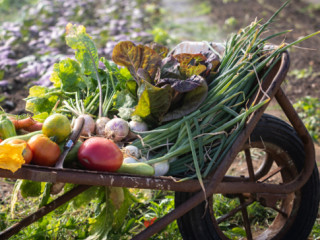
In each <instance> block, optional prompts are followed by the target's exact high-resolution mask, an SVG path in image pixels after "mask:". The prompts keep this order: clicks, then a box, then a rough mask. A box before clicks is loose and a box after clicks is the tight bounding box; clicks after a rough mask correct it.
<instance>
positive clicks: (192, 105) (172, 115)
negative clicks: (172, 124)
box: [162, 76, 208, 122]
mask: <svg viewBox="0 0 320 240" xmlns="http://www.w3.org/2000/svg"><path fill="white" fill-rule="evenodd" d="M194 78H196V80H195V81H196V82H198V81H199V84H200V85H199V86H198V87H196V88H195V89H193V90H192V91H189V92H186V93H183V95H182V96H180V98H181V99H179V104H176V106H174V108H171V109H170V111H169V112H168V113H167V114H166V115H165V116H164V117H163V119H162V121H163V122H167V121H171V120H174V119H178V118H181V117H183V116H185V115H187V114H189V113H192V112H193V111H195V110H196V109H197V108H198V107H199V106H200V104H201V103H202V102H203V101H204V100H205V98H206V97H207V94H208V85H207V82H206V80H205V79H204V78H203V77H201V76H194Z"/></svg>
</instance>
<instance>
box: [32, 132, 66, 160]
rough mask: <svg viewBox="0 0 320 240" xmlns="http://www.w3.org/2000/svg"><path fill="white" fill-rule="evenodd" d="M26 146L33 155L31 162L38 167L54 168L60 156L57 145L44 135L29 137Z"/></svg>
mask: <svg viewBox="0 0 320 240" xmlns="http://www.w3.org/2000/svg"><path fill="white" fill-rule="evenodd" d="M28 145H29V147H30V149H31V151H32V153H33V158H32V162H33V163H34V164H37V165H40V166H54V165H55V163H56V162H57V161H58V158H59V156H60V148H59V146H58V144H56V143H55V142H53V141H51V140H50V138H48V137H47V136H45V135H44V134H37V135H34V136H33V137H31V138H30V139H29V141H28Z"/></svg>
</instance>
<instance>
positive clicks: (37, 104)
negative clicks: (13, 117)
mask: <svg viewBox="0 0 320 240" xmlns="http://www.w3.org/2000/svg"><path fill="white" fill-rule="evenodd" d="M58 98H59V96H58V95H57V92H56V89H49V88H47V87H43V86H33V87H31V88H30V89H29V96H28V97H27V98H25V100H26V110H27V111H29V112H32V113H34V114H41V113H42V114H44V113H48V115H50V113H51V111H52V109H53V107H54V106H55V104H56V103H57V101H58Z"/></svg>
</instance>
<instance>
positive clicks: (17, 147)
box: [0, 143, 26, 173]
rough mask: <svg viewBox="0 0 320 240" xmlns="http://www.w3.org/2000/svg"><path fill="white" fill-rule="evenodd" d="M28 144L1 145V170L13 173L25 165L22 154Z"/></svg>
mask: <svg viewBox="0 0 320 240" xmlns="http://www.w3.org/2000/svg"><path fill="white" fill-rule="evenodd" d="M25 147H26V144H25V143H21V144H11V143H4V144H0V168H3V169H7V170H10V171H11V172H13V173H14V172H15V171H17V170H18V169H19V168H21V165H22V164H24V163H25V161H24V158H23V156H22V152H23V150H24V149H25Z"/></svg>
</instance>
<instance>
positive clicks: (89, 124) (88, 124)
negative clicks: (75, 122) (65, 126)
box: [79, 114, 96, 137]
mask: <svg viewBox="0 0 320 240" xmlns="http://www.w3.org/2000/svg"><path fill="white" fill-rule="evenodd" d="M79 117H83V118H84V125H83V128H82V131H81V136H89V137H91V136H92V134H93V132H94V129H95V126H96V125H95V122H94V120H93V118H92V117H91V116H90V115H88V114H81V115H79Z"/></svg>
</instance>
